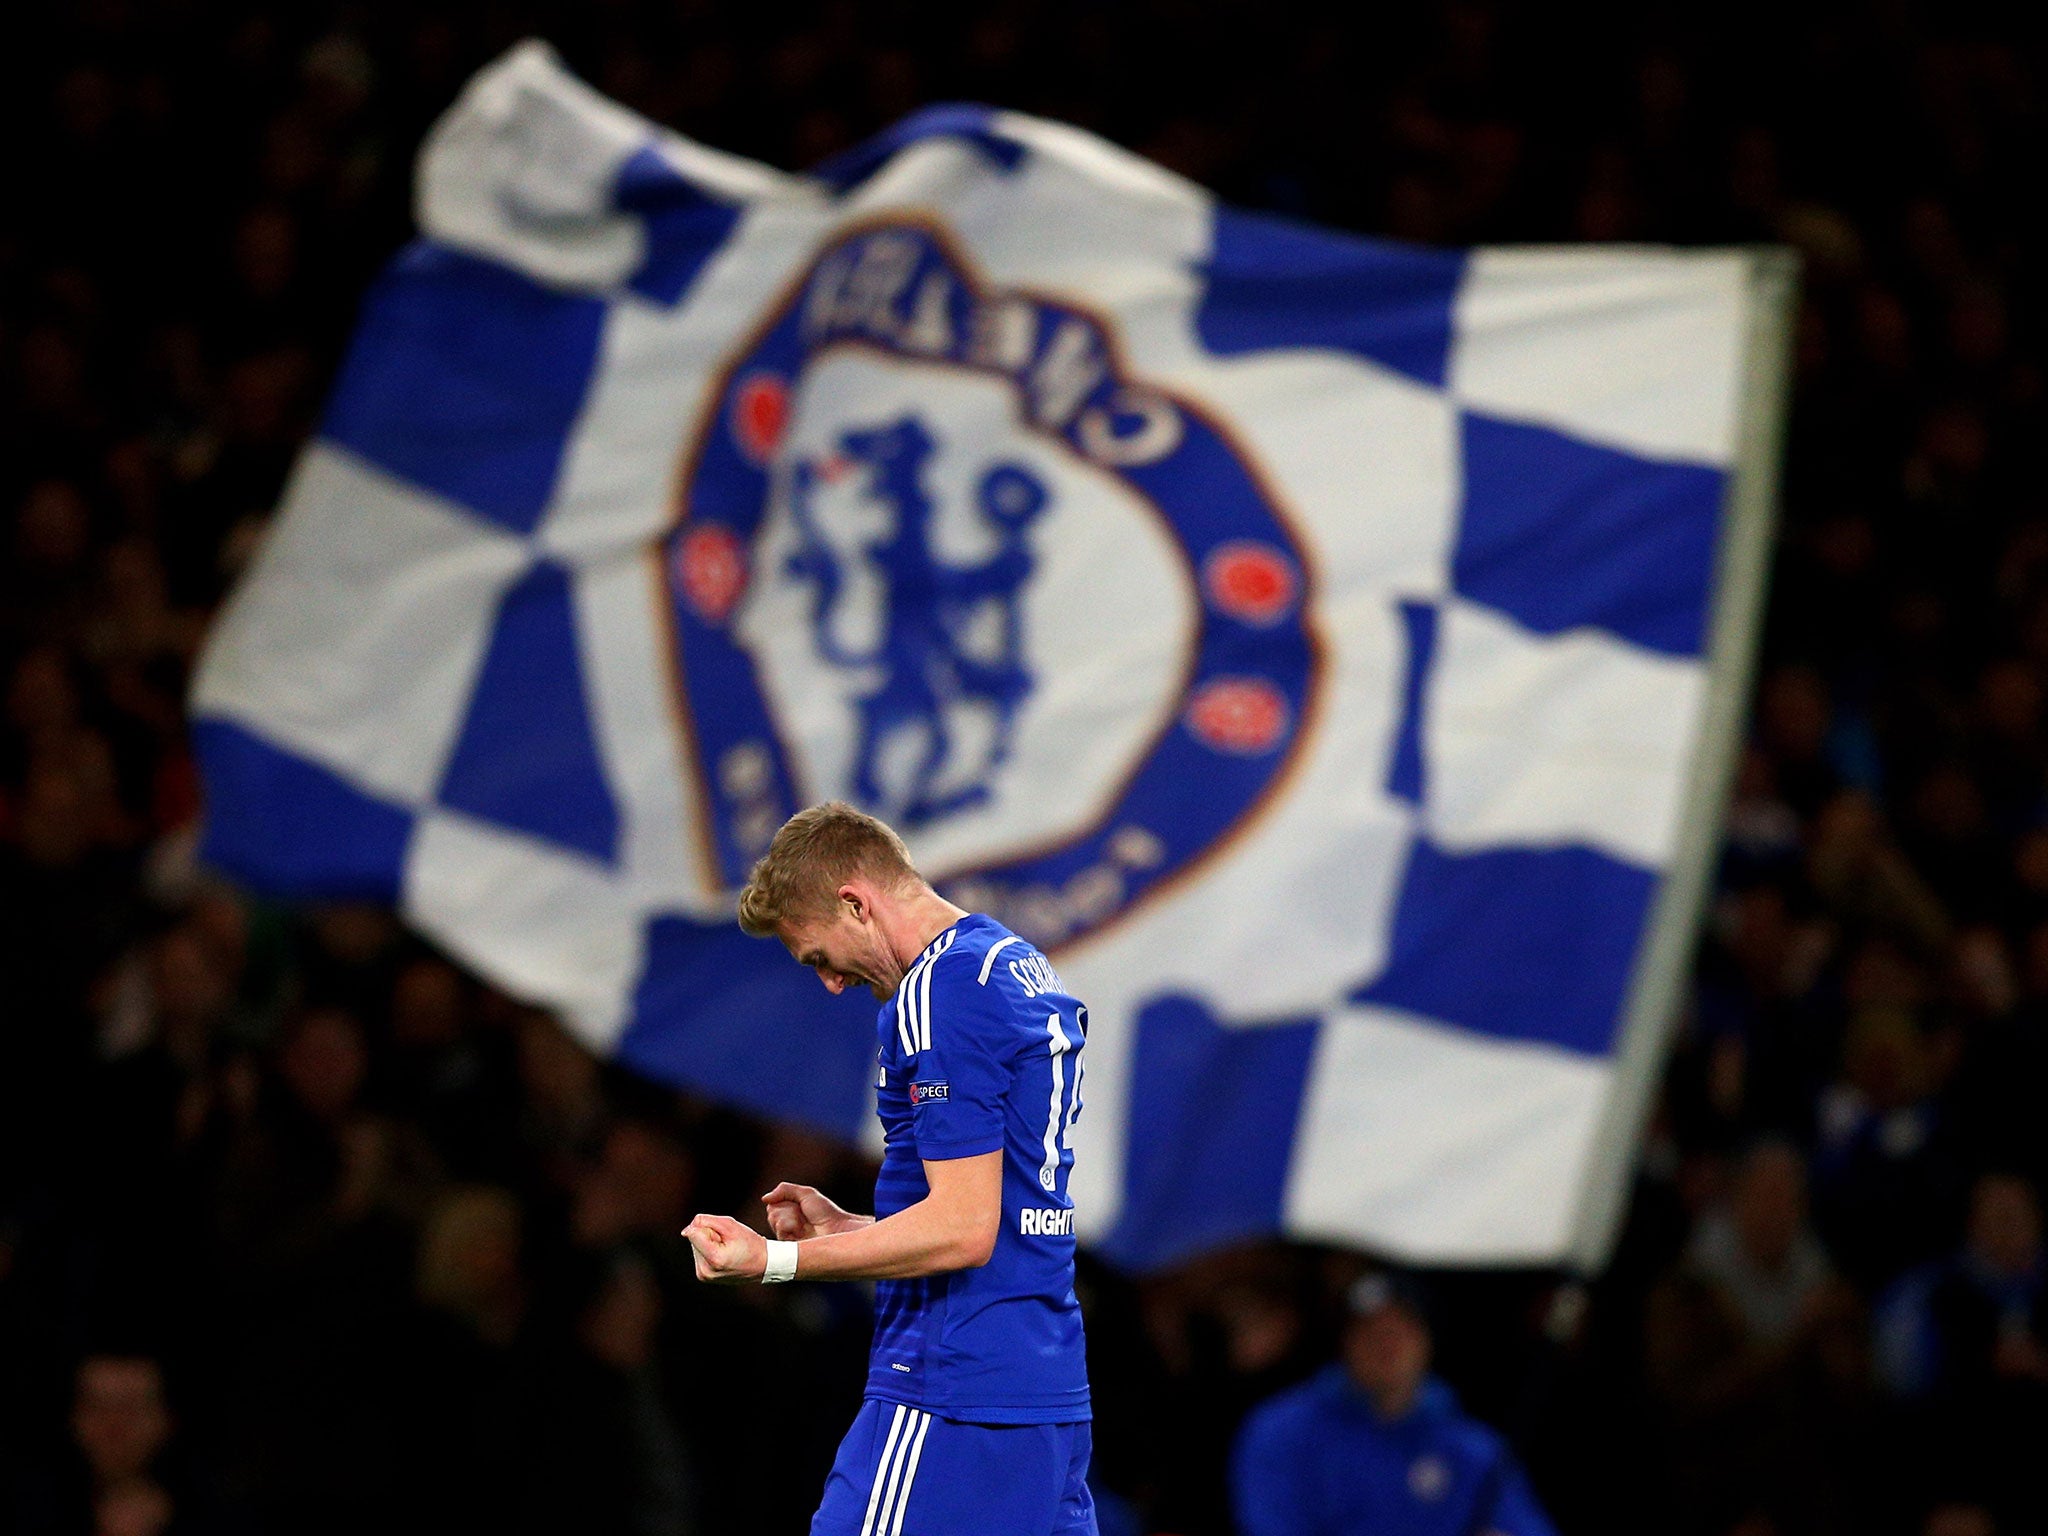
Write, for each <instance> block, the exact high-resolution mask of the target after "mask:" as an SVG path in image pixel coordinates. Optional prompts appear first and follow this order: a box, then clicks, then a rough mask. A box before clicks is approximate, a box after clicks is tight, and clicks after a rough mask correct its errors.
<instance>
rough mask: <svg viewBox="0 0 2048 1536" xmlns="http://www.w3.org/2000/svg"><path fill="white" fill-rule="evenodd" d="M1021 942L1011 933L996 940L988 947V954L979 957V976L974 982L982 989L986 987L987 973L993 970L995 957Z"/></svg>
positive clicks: (1021, 941)
mask: <svg viewBox="0 0 2048 1536" xmlns="http://www.w3.org/2000/svg"><path fill="white" fill-rule="evenodd" d="M1023 942H1024V941H1023V940H1022V939H1020V938H1018V937H1017V935H1015V934H1014V933H1013V934H1011V935H1010V936H1009V937H1008V938H1007V939H997V940H996V941H995V943H993V944H991V945H989V947H988V953H987V954H985V955H983V956H982V957H981V974H980V975H979V976H977V977H975V980H976V981H978V982H980V983H981V985H983V986H984V987H985V986H987V985H988V976H989V972H990V971H992V970H994V969H995V963H996V956H997V955H1000V954H1001V953H1002V952H1003V951H1004V950H1006V949H1008V948H1009V947H1010V946H1011V945H1012V944H1022V943H1023Z"/></svg>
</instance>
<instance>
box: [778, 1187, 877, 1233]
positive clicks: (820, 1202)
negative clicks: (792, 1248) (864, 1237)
mask: <svg viewBox="0 0 2048 1536" xmlns="http://www.w3.org/2000/svg"><path fill="white" fill-rule="evenodd" d="M761 1203H762V1204H763V1205H765V1206H767V1207H768V1230H769V1231H770V1232H773V1233H774V1234H775V1235H776V1237H777V1238H779V1239H780V1240H781V1241H783V1242H785V1243H800V1242H802V1241H803V1240H804V1239H805V1238H807V1237H825V1236H828V1235H830V1234H831V1233H834V1232H851V1231H852V1230H853V1229H854V1228H855V1227H864V1226H866V1225H867V1224H868V1223H869V1222H870V1221H872V1220H874V1218H873V1217H872V1216H855V1215H853V1214H852V1213H850V1212H848V1211H843V1210H841V1209H840V1208H839V1207H838V1206H837V1205H835V1204H833V1203H832V1201H830V1200H829V1199H827V1198H826V1197H825V1196H823V1195H821V1194H819V1193H818V1192H817V1191H816V1190H815V1189H813V1188H811V1186H810V1185H808V1184H778V1185H776V1186H775V1187H774V1188H773V1189H771V1190H769V1191H768V1193H767V1194H765V1195H763V1196H762V1197H761Z"/></svg>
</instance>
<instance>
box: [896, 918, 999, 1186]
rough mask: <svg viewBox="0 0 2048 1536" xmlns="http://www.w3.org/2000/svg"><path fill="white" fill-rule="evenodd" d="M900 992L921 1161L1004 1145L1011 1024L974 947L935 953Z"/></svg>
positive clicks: (942, 1159) (913, 1129)
mask: <svg viewBox="0 0 2048 1536" xmlns="http://www.w3.org/2000/svg"><path fill="white" fill-rule="evenodd" d="M912 982H913V983H914V985H915V987H916V992H915V994H914V995H912V996H910V997H909V998H907V999H906V1002H907V1004H908V1010H907V1011H908V1013H909V1014H910V1017H911V1021H912V1028H913V1037H912V1038H913V1041H914V1044H915V1046H916V1050H915V1054H914V1056H913V1058H912V1060H911V1062H910V1105H911V1134H912V1135H913V1137H914V1138H915V1139H916V1142H917V1155H918V1156H919V1157H920V1158H922V1159H924V1160H926V1161H928V1162H946V1161H949V1160H951V1159H953V1158H957V1157H978V1156H980V1155H981V1154H982V1153H984V1152H994V1151H997V1150H999V1149H1000V1148H1001V1147H1002V1145H1003V1119H1004V1106H1005V1104H1006V1102H1007V1101H1008V1098H1009V1094H1010V1089H1011V1085H1012V1082H1013V1080H1014V1078H1015V1076H1016V1053H1017V1045H1018V1041H1017V1040H1016V1038H1015V1036H1016V1033H1017V1031H1016V1025H1015V1023H1014V1022H1013V1021H1012V1020H1011V1018H1010V1014H1009V1009H1008V1007H1007V1006H1006V1005H1005V1003H1004V1000H1003V997H1002V994H1001V993H1000V992H998V991H997V989H996V987H995V986H994V985H989V984H983V983H982V982H980V981H979V980H978V977H977V973H976V965H975V957H974V955H972V954H971V953H970V954H964V955H959V956H941V957H940V958H939V960H937V961H936V962H934V963H933V964H932V966H931V967H930V974H929V976H928V977H923V978H912Z"/></svg>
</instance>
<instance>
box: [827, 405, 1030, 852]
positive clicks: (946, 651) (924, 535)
mask: <svg viewBox="0 0 2048 1536" xmlns="http://www.w3.org/2000/svg"><path fill="white" fill-rule="evenodd" d="M937 446H938V444H937V442H936V441H935V439H934V438H933V437H932V434H931V433H930V431H928V430H927V429H926V428H925V426H924V425H923V424H922V423H921V422H919V421H918V420H917V419H916V418H915V417H905V418H903V419H902V420H900V421H896V422H893V423H891V424H890V425H888V426H883V427H877V428H873V429H869V430H862V431H853V432H848V433H846V434H844V435H843V436H842V437H841V438H840V439H839V443H838V453H839V455H840V457H841V459H842V460H843V461H846V462H850V463H852V464H854V465H857V466H859V467H860V468H861V469H863V470H864V471H865V472H866V474H867V476H868V480H867V487H866V494H867V495H868V497H869V498H870V499H872V500H873V501H875V502H877V503H879V504H880V505H882V506H883V507H885V508H887V509H888V510H889V511H890V512H891V513H892V514H893V515H892V517H891V520H890V527H889V529H888V531H887V532H886V533H885V534H884V535H883V536H881V537H880V538H878V539H875V540H872V541H870V542H868V543H866V544H864V545H863V546H862V549H861V553H862V554H863V555H864V556H865V557H866V558H867V559H868V560H869V561H870V562H871V564H872V566H873V569H874V573H875V574H876V575H877V576H878V577H879V578H880V582H881V585H882V588H883V600H882V601H883V606H882V625H881V632H880V634H879V636H878V637H877V639H876V641H875V643H874V645H873V646H872V647H871V648H869V649H865V650H855V649H851V648H848V647H847V646H845V645H843V644H842V643H841V642H840V640H839V638H838V635H837V632H836V629H835V625H834V620H835V616H836V614H837V613H838V610H839V605H840V601H841V599H842V597H843V596H844V593H845V587H846V572H845V570H844V568H843V566H842V564H841V559H840V555H839V553H838V552H837V551H836V550H835V549H834V548H833V546H832V545H831V543H830V542H829V541H828V540H827V539H826V537H825V534H824V531H823V530H822V529H821V527H820V526H819V523H818V519H817V513H816V509H815V507H814V505H813V498H814V496H815V493H816V490H817V487H818V484H819V482H820V480H821V479H823V478H826V477H827V476H826V472H825V471H824V470H821V468H820V467H819V465H817V464H815V463H813V462H810V461H808V460H803V461H799V462H798V463H797V464H796V466H795V471H794V479H793V483H792V485H791V488H790V507H791V511H792V515H793V519H794V522H795V527H796V532H797V549H796V551H795V553H794V554H792V555H791V556H790V558H789V561H788V566H787V569H788V572H789V574H790V575H791V576H792V577H795V578H797V579H799V580H802V581H807V582H809V583H811V584H812V594H811V614H810V617H811V634H812V641H813V644H814V646H815V647H816V650H817V652H818V655H819V656H820V658H821V659H823V660H824V661H825V662H827V663H828V664H829V665H832V666H835V667H846V668H859V669H863V670H866V669H870V668H872V669H875V670H877V671H878V673H879V677H878V679H877V681H876V682H875V683H874V685H873V686H872V687H871V688H869V689H868V690H867V691H866V692H865V693H864V694H862V695H861V696H860V698H859V699H858V701H857V707H858V710H859V717H860V737H859V742H858V744H857V746H856V748H855V753H854V766H853V774H852V783H851V785H850V786H849V787H850V790H851V793H852V797H853V798H854V799H855V800H857V801H859V802H860V803H861V804H863V805H867V806H871V807H874V808H876V809H878V810H881V811H883V812H884V813H885V814H887V815H888V816H889V817H890V819H892V820H894V821H896V822H898V823H900V824H902V825H905V826H918V825H922V824H924V823H927V822H931V821H935V820H937V819H939V818H940V817H943V816H948V815H951V814H953V813H954V812H956V811H960V810H964V809H966V808H968V807H969V806H972V805H975V804H977V803H979V802H981V801H982V800H985V799H986V798H987V797H988V794H989V781H990V779H991V778H992V777H993V775H994V772H995V770H996V769H997V768H998V767H1000V766H1001V765H1002V763H1003V762H1004V761H1005V760H1006V759H1007V758H1008V756H1009V753H1010V747H1011V741H1012V737H1013V734H1014V731H1015V727H1016V717H1017V711H1018V709H1019V707H1020V706H1021V705H1022V704H1023V702H1024V700H1025V699H1026V698H1027V697H1028V696H1029V695H1030V693H1031V688H1032V684H1033V681H1034V679H1033V677H1032V674H1031V671H1030V669H1029V667H1027V666H1026V664H1025V659H1024V634H1023V617H1022V613H1021V611H1020V600H1021V596H1022V593H1023V590H1024V587H1025V584H1026V583H1027V582H1028V581H1029V580H1030V578H1031V573H1032V571H1033V569H1034V568H1035V565H1036V561H1035V559H1034V557H1033V555H1032V553H1031V550H1030V548H1029V546H1028V544H1027V542H1026V535H1027V533H1028V532H1029V530H1030V528H1031V525H1032V524H1033V523H1034V522H1035V521H1037V519H1038V518H1039V516H1040V515H1041V514H1042V513H1043V512H1044V511H1045V507H1046V503H1047V501H1048V499H1049V498H1048V493H1047V491H1046V487H1045V482H1044V481H1043V480H1042V479H1040V477H1039V476H1038V475H1036V474H1034V473H1033V472H1032V471H1031V470H1029V469H1027V468H1025V467H1024V466H1022V465H1020V464H1014V463H1000V464H995V465H992V466H991V467H989V468H988V469H987V470H985V471H983V473H982V474H981V476H980V478H979V480H978V481H977V482H976V486H975V493H974V494H975V503H976V508H977V510H978V512H979V513H980V515H981V518H982V521H983V523H984V524H985V525H986V527H987V528H988V529H989V530H990V531H991V532H992V533H993V534H994V535H995V539H996V548H995V552H994V553H993V554H991V555H990V556H988V557H987V558H986V559H984V560H981V561H980V562H978V563H976V564H974V565H969V566H956V565H947V564H945V563H944V562H942V561H941V560H940V559H939V558H938V555H937V552H936V550H935V549H934V547H933V521H934V518H935V516H936V512H937V509H936V508H935V507H934V505H933V503H932V500H931V497H930V495H929V494H928V493H927V492H926V490H925V486H924V472H925V467H926V465H927V464H928V463H929V461H930V459H931V457H932V454H933V453H934V451H935V450H936V449H937ZM991 609H993V613H994V618H995V621H996V622H995V624H994V626H993V628H994V641H993V643H992V644H990V643H988V642H986V641H984V642H983V643H982V644H981V645H979V646H976V645H974V644H973V643H972V636H971V630H972V628H973V626H974V624H975V621H976V620H977V618H981V617H983V616H984V615H987V614H988V613H989V612H990V610H991ZM961 705H969V706H981V707H983V708H986V709H987V710H989V711H990V713H991V714H992V716H993V719H994V724H995V730H994V736H993V739H992V741H991V743H990V745H989V747H988V749H987V752H986V754H985V756H984V758H983V761H982V762H981V763H980V764H979V765H978V766H979V770H980V771H979V772H978V773H973V774H970V775H969V776H968V778H967V779H966V780H965V781H964V782H956V783H954V784H953V785H952V786H951V787H950V788H949V787H944V785H943V781H944V779H945V778H946V777H947V772H948V769H949V768H951V767H953V766H954V765H953V762H952V759H953V756H954V753H955V750H956V745H957V743H956V734H955V731H954V728H953V725H952V724H951V722H950V721H949V718H948V716H949V712H950V711H951V710H953V709H954V708H956V707H957V706H961ZM913 730H914V731H916V732H918V733H920V735H921V738H922V746H921V749H920V751H919V753H918V755H917V757H916V758H915V760H914V761H913V763H912V766H911V768H910V772H909V775H908V779H907V781H906V782H905V783H904V784H903V786H902V787H901V788H900V789H898V790H896V791H895V792H893V793H892V792H891V790H890V789H889V788H887V787H885V786H884V785H883V784H882V782H881V778H880V766H881V756H882V752H883V749H884V746H885V745H886V744H887V743H888V742H889V741H890V740H891V739H892V738H893V737H895V736H897V735H898V734H899V733H902V732H905V731H913Z"/></svg>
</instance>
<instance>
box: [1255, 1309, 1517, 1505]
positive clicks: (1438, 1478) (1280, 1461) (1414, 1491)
mask: <svg viewBox="0 0 2048 1536" xmlns="http://www.w3.org/2000/svg"><path fill="white" fill-rule="evenodd" d="M1346 1304H1347V1312H1348V1316H1347V1318H1346V1321H1345V1325H1344V1332H1343V1337H1342V1340H1341V1343H1340V1346H1339V1350H1338V1359H1337V1361H1336V1363H1335V1364H1333V1365H1331V1366H1329V1367H1327V1368H1326V1369H1325V1370H1323V1371H1322V1372H1321V1373H1320V1374H1318V1375H1316V1376H1313V1377H1311V1378H1310V1379H1309V1380H1308V1381H1306V1382H1304V1383H1303V1384H1302V1385H1300V1386H1298V1387H1294V1388H1291V1389H1290V1390H1288V1391H1285V1392H1282V1393H1280V1394H1279V1395H1278V1396H1277V1397H1273V1398H1270V1399H1268V1400H1267V1401H1266V1402H1264V1403H1262V1404H1260V1405H1259V1406H1258V1407H1257V1408H1255V1409H1253V1410H1252V1412H1251V1414H1250V1415H1249V1417H1247V1418H1246V1420H1245V1424H1244V1428H1243V1430H1242V1431H1241V1432H1240V1433H1239V1436H1238V1440H1237V1446H1236V1450H1235V1452H1234V1454H1233V1457H1232V1465H1231V1501H1232V1503H1233V1505H1234V1506H1235V1508H1236V1513H1237V1528H1238V1530H1239V1531H1240V1532H1241V1533H1242V1536H1553V1531H1554V1528H1553V1527H1552V1525H1551V1523H1550V1520H1549V1518H1548V1516H1546V1515H1545V1514H1544V1512H1543V1509H1542V1507H1541V1506H1540V1505H1539V1504H1538V1503H1537V1502H1536V1496H1535V1494H1534V1493H1533V1492H1532V1491H1531V1490H1530V1487H1529V1484H1528V1481H1527V1479H1526V1478H1525V1477H1524V1475H1523V1473H1522V1469H1521V1467H1520V1465H1519V1464H1518V1463H1517V1462H1516V1460H1515V1458H1514V1455H1513V1453H1512V1452H1511V1451H1510V1450H1509V1449H1508V1447H1507V1443H1506V1442H1505V1441H1504V1440H1502V1438H1501V1437H1500V1435H1499V1434H1497V1433H1496V1432H1495V1431H1494V1430H1492V1429H1489V1428H1488V1427H1487V1426H1486V1425H1484V1424H1481V1423H1480V1422H1479V1421H1478V1420H1476V1419H1473V1418H1470V1417H1468V1416H1467V1415H1466V1414H1465V1412H1464V1411H1463V1410H1462V1409H1461V1408H1460V1407H1459V1406H1458V1402H1457V1399H1456V1397H1455V1396H1454V1395H1453V1394H1452V1392H1451V1389H1450V1387H1449V1386H1447V1385H1446V1384H1445V1383H1444V1382H1442V1381H1441V1380H1439V1379H1438V1378H1436V1377H1434V1376H1432V1375H1431V1374H1430V1371H1429V1366H1430V1353H1431V1338H1430V1327H1429V1317H1428V1311H1427V1308H1426V1305H1425V1300H1424V1296H1423V1293H1422V1290H1421V1287H1420V1285H1419V1283H1418V1282H1417V1281H1416V1280H1415V1279H1414V1278H1413V1277H1411V1276H1408V1275H1403V1274H1398V1273H1385V1272H1373V1273H1370V1274H1367V1275H1365V1276H1364V1277H1363V1278H1361V1279H1360V1280H1358V1281H1357V1282H1356V1283H1354V1284H1353V1285H1352V1287H1351V1289H1350V1291H1349V1292H1348V1293H1347V1295H1346Z"/></svg>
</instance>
